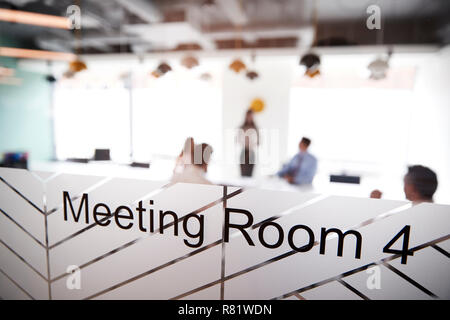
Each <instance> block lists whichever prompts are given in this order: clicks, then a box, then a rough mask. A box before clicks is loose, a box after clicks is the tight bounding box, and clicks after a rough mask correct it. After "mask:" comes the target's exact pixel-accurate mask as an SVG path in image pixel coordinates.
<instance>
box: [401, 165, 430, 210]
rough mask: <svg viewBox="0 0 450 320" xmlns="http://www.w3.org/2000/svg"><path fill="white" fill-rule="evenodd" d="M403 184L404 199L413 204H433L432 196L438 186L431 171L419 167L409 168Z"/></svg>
mask: <svg viewBox="0 0 450 320" xmlns="http://www.w3.org/2000/svg"><path fill="white" fill-rule="evenodd" d="M403 182H404V187H403V190H404V191H405V196H406V199H408V200H410V201H412V202H414V203H421V202H433V195H434V193H435V192H436V189H437V186H438V180H437V176H436V173H434V171H433V170H431V169H430V168H427V167H424V166H420V165H414V166H410V167H408V172H407V173H406V175H405V177H404V179H403Z"/></svg>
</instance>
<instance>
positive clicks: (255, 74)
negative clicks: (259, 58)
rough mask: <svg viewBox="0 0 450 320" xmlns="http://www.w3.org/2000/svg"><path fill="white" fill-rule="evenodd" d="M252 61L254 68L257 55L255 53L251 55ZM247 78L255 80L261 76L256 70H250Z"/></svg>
mask: <svg viewBox="0 0 450 320" xmlns="http://www.w3.org/2000/svg"><path fill="white" fill-rule="evenodd" d="M251 60H252V66H253V67H254V66H255V60H256V54H255V53H254V52H253V53H252V55H251ZM245 76H246V77H247V78H248V79H250V80H254V79H256V78H258V77H259V74H258V72H256V71H255V70H248V71H247V73H246V74H245Z"/></svg>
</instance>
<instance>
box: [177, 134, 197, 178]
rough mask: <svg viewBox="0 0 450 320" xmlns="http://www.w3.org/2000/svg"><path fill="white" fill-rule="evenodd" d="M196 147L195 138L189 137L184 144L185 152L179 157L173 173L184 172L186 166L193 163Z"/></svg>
mask: <svg viewBox="0 0 450 320" xmlns="http://www.w3.org/2000/svg"><path fill="white" fill-rule="evenodd" d="M194 146H195V143H194V138H192V137H188V138H187V139H186V141H185V142H184V146H183V150H181V152H180V154H179V155H178V157H177V160H176V162H175V168H174V169H173V173H181V172H183V169H184V166H185V164H190V163H192V161H193V159H194Z"/></svg>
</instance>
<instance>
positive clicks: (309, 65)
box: [300, 3, 320, 78]
mask: <svg viewBox="0 0 450 320" xmlns="http://www.w3.org/2000/svg"><path fill="white" fill-rule="evenodd" d="M317 17H318V13H317V4H316V3H314V8H313V25H314V40H313V42H312V45H311V48H313V47H314V46H316V45H317V29H318V18H317ZM300 65H301V66H304V67H305V68H306V69H305V76H308V77H310V78H314V77H316V76H318V75H320V70H319V67H320V57H319V56H318V55H317V54H315V53H313V52H311V51H310V52H308V53H306V54H305V55H303V56H302V57H301V59H300Z"/></svg>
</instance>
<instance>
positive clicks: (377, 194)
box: [370, 189, 383, 199]
mask: <svg viewBox="0 0 450 320" xmlns="http://www.w3.org/2000/svg"><path fill="white" fill-rule="evenodd" d="M382 196H383V192H381V191H380V190H378V189H375V190H373V191H372V192H371V193H370V197H371V198H372V199H381V197H382Z"/></svg>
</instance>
